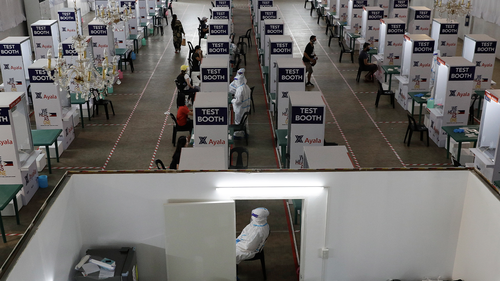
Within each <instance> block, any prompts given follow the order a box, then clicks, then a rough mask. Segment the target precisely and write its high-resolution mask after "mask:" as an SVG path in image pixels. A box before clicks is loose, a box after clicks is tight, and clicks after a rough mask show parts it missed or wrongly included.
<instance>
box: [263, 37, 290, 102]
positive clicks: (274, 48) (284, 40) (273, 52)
mask: <svg viewBox="0 0 500 281" xmlns="http://www.w3.org/2000/svg"><path fill="white" fill-rule="evenodd" d="M267 38H268V41H267V45H266V49H267V50H266V52H265V55H266V61H267V63H266V65H268V66H269V81H270V87H269V92H270V93H276V86H277V84H276V83H277V78H278V75H277V73H278V72H277V71H278V64H277V62H276V61H277V60H278V59H279V58H293V41H292V37H290V36H287V35H269V36H267Z"/></svg>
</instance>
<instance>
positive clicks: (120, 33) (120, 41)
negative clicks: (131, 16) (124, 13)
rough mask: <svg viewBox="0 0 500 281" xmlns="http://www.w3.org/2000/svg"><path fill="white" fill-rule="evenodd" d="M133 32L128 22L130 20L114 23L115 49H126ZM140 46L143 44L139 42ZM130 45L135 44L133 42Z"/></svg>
mask: <svg viewBox="0 0 500 281" xmlns="http://www.w3.org/2000/svg"><path fill="white" fill-rule="evenodd" d="M130 34H131V30H130V25H129V24H128V21H120V22H119V23H117V24H114V25H113V36H114V38H113V39H114V42H113V44H114V46H115V50H116V49H125V48H127V46H129V44H128V41H127V40H128V38H129V36H130ZM138 45H139V46H138V47H139V48H140V47H141V45H142V44H138ZM130 46H133V44H130Z"/></svg>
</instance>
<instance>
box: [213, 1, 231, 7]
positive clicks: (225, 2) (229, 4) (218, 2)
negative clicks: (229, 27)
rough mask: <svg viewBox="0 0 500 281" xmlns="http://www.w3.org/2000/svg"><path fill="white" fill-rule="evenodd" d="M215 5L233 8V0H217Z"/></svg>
mask: <svg viewBox="0 0 500 281" xmlns="http://www.w3.org/2000/svg"><path fill="white" fill-rule="evenodd" d="M215 7H226V8H231V1H230V0H215Z"/></svg>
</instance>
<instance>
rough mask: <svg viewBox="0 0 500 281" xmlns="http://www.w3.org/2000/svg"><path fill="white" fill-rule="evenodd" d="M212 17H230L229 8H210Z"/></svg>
mask: <svg viewBox="0 0 500 281" xmlns="http://www.w3.org/2000/svg"><path fill="white" fill-rule="evenodd" d="M212 19H214V20H229V19H231V16H230V13H229V8H219V7H217V8H212Z"/></svg>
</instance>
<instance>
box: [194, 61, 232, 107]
mask: <svg viewBox="0 0 500 281" xmlns="http://www.w3.org/2000/svg"><path fill="white" fill-rule="evenodd" d="M200 72H201V77H200V78H201V82H202V83H201V87H200V90H201V91H202V92H224V93H227V92H228V91H229V75H230V73H229V57H227V58H226V59H222V58H220V57H207V58H204V59H203V63H202V64H201V65H200ZM226 99H227V97H226ZM226 103H227V100H226Z"/></svg>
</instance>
